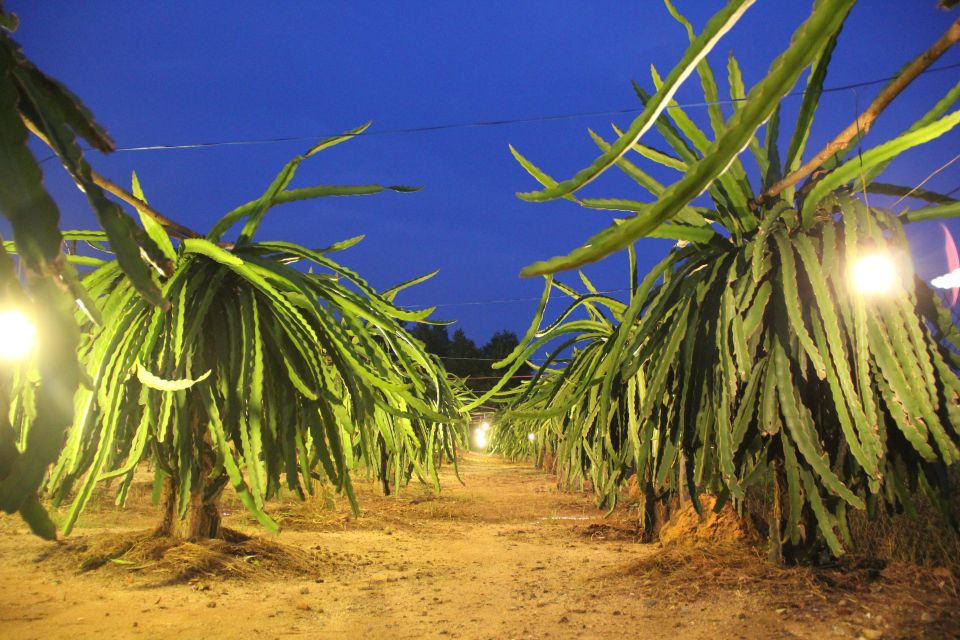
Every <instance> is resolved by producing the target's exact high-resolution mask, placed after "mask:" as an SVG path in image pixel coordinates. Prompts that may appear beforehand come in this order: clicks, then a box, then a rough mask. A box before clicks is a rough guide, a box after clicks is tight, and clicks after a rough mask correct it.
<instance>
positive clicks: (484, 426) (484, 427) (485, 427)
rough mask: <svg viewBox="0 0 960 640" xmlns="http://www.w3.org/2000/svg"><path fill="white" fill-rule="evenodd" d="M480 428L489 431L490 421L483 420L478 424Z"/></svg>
mask: <svg viewBox="0 0 960 640" xmlns="http://www.w3.org/2000/svg"><path fill="white" fill-rule="evenodd" d="M480 428H481V429H483V430H484V431H490V423H489V422H487V421H484V422H483V423H481V424H480Z"/></svg>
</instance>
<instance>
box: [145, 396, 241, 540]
mask: <svg viewBox="0 0 960 640" xmlns="http://www.w3.org/2000/svg"><path fill="white" fill-rule="evenodd" d="M193 430H194V435H195V436H196V440H195V441H196V442H197V443H198V444H199V445H200V446H199V447H198V448H199V449H200V455H199V460H197V464H198V467H199V468H198V469H197V471H198V473H197V478H196V480H195V481H194V482H193V483H192V486H191V487H190V497H189V505H188V506H187V509H186V512H185V513H184V517H183V518H181V517H179V513H178V512H179V508H178V507H179V504H180V482H179V480H178V479H177V477H175V476H173V475H170V476H168V477H167V479H166V481H165V482H164V495H163V521H162V522H161V523H160V526H159V527H158V528H157V530H156V532H155V533H156V535H158V536H169V537H171V538H177V539H180V540H207V539H210V538H220V537H222V535H221V531H220V508H219V507H220V494H221V493H222V492H223V487H224V484H225V483H224V482H223V481H222V479H221V480H220V481H214V482H211V481H210V476H211V474H212V472H213V467H214V465H215V463H216V455H215V454H214V452H213V445H212V443H211V442H210V436H209V434H207V433H206V430H205V429H202V427H201V424H200V417H199V415H198V414H197V413H194V418H193Z"/></svg>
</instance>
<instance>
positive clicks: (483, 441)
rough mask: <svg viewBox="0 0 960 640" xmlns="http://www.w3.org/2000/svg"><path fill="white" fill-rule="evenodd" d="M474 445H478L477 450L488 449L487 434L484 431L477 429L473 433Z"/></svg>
mask: <svg viewBox="0 0 960 640" xmlns="http://www.w3.org/2000/svg"><path fill="white" fill-rule="evenodd" d="M473 444H475V445H476V447H477V449H486V448H487V432H486V431H484V430H483V429H477V430H476V431H474V432H473Z"/></svg>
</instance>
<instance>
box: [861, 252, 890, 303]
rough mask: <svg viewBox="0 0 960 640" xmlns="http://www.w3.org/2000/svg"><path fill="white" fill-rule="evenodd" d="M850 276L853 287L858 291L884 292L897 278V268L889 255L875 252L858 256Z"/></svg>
mask: <svg viewBox="0 0 960 640" xmlns="http://www.w3.org/2000/svg"><path fill="white" fill-rule="evenodd" d="M850 277H851V280H852V282H853V288H854V289H855V290H856V291H858V292H860V293H886V292H888V291H890V289H892V288H893V284H894V283H895V282H896V280H897V268H896V267H895V266H894V264H893V260H891V259H890V256H888V255H884V254H882V253H876V254H873V255H869V256H864V257H863V258H860V260H858V261H857V262H856V264H854V265H853V269H852V270H851V274H850Z"/></svg>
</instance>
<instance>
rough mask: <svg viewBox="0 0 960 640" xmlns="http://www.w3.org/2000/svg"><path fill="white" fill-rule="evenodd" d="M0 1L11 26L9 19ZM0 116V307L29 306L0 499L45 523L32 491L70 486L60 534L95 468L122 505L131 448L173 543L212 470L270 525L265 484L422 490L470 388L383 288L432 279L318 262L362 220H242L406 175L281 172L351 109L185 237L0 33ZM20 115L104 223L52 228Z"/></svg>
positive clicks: (55, 86) (37, 528) (418, 319)
mask: <svg viewBox="0 0 960 640" xmlns="http://www.w3.org/2000/svg"><path fill="white" fill-rule="evenodd" d="M2 16H3V19H4V21H3V26H4V27H5V28H6V29H7V30H12V29H13V28H14V27H15V22H14V20H15V19H14V18H13V16H12V15H10V14H2ZM0 118H2V122H0V131H2V132H3V135H0V144H2V147H0V163H2V166H0V173H2V175H3V176H4V180H2V181H0V183H2V187H0V208H2V209H3V211H4V214H5V215H6V216H7V218H8V219H9V220H10V222H11V225H12V228H13V241H12V242H6V243H4V245H3V247H2V249H0V268H2V269H3V273H2V285H3V291H2V296H3V302H4V304H6V305H15V306H17V307H19V308H20V309H25V310H28V315H29V316H30V317H31V318H32V319H34V321H35V322H36V324H37V327H38V335H37V348H36V350H35V352H34V353H33V354H32V357H31V358H30V359H29V360H27V361H26V362H24V363H22V364H21V365H20V367H19V368H18V369H17V371H16V372H15V375H12V376H8V375H7V372H4V377H5V378H8V379H5V380H4V381H3V386H4V397H3V398H2V400H3V405H4V407H3V409H4V410H3V411H2V418H0V508H2V509H3V510H4V511H7V512H8V513H12V512H17V511H19V512H20V514H21V515H22V516H23V518H24V519H25V520H26V521H27V523H28V524H29V525H30V526H31V528H32V529H33V530H34V532H36V533H37V534H39V535H42V536H44V537H49V538H52V537H54V536H55V527H54V524H53V522H52V520H51V519H50V517H49V516H48V514H47V511H46V509H45V508H44V506H42V505H41V503H40V500H39V498H40V496H41V495H46V496H49V497H50V498H51V504H52V506H54V507H56V506H59V505H60V504H61V503H63V502H67V503H69V505H70V506H69V509H68V510H67V511H66V515H65V516H64V518H63V521H62V523H61V530H62V531H63V532H64V533H69V532H70V530H71V529H72V528H73V526H74V525H75V523H76V521H77V518H78V516H79V514H80V512H81V511H82V510H83V508H84V507H85V506H86V505H87V503H88V502H89V500H90V497H91V495H92V494H93V490H94V488H95V486H96V485H97V484H98V483H100V482H103V481H109V480H112V481H113V483H114V486H115V487H116V490H117V502H118V504H122V503H123V502H124V501H125V499H126V496H127V493H128V491H129V489H130V486H131V483H132V482H133V479H134V474H135V472H136V471H137V469H138V466H139V465H140V463H141V462H144V461H149V462H150V463H152V464H151V467H152V468H153V469H154V470H155V474H156V481H155V487H156V493H157V494H158V495H159V494H161V493H162V494H163V511H162V513H163V520H162V525H161V526H160V527H159V529H158V533H160V534H163V535H174V536H179V537H183V538H190V539H197V538H208V537H216V536H217V535H218V534H219V531H220V526H219V522H220V515H219V514H220V510H219V509H218V507H217V505H218V501H219V499H220V496H221V495H222V492H223V491H224V489H225V488H226V487H228V486H230V487H232V488H233V490H234V491H235V492H236V495H237V496H238V497H239V499H240V500H241V501H242V502H243V504H244V505H245V506H246V508H247V509H248V510H249V511H250V512H251V513H252V514H253V515H254V516H255V517H256V518H257V520H259V521H260V522H261V523H262V524H263V526H264V527H266V528H267V529H271V530H275V529H276V528H277V526H276V524H275V523H274V521H273V520H272V519H271V518H270V517H269V515H268V514H267V513H266V511H265V510H264V503H265V501H267V500H269V499H270V498H271V497H274V496H277V495H278V494H279V492H280V491H281V490H283V489H289V490H291V491H293V492H294V493H296V494H298V495H300V496H301V497H304V495H305V493H307V492H312V491H313V490H314V487H315V485H316V483H315V482H314V480H317V479H321V480H326V481H329V482H330V483H331V484H332V485H333V486H334V487H335V488H336V489H337V490H338V491H340V492H342V493H344V494H346V496H348V497H349V499H350V501H351V503H353V504H354V507H355V508H356V501H355V498H354V494H353V490H352V488H351V473H355V472H358V471H359V472H363V473H367V474H370V475H375V476H376V477H378V478H379V479H380V480H381V482H382V483H383V486H384V488H385V489H386V490H389V488H390V487H391V486H400V485H403V484H405V483H406V482H408V481H409V480H410V479H411V477H416V478H417V479H419V480H420V481H423V482H429V483H432V484H433V485H435V486H437V488H439V484H438V477H437V464H439V463H440V462H442V461H443V460H451V461H454V462H455V459H456V450H457V447H458V446H459V445H460V441H461V440H462V436H461V434H462V426H463V419H462V413H461V410H460V407H461V405H462V404H463V402H462V397H463V396H465V395H468V393H469V392H468V391H467V390H466V389H465V388H463V387H462V385H460V384H459V383H457V382H451V381H450V380H448V377H447V375H446V373H445V371H444V369H443V367H442V365H441V364H440V361H439V360H438V359H436V358H434V357H432V356H430V355H428V354H427V353H426V352H425V350H424V348H423V345H422V343H420V342H418V341H417V340H415V339H414V338H413V337H412V336H411V334H410V332H409V331H408V330H407V329H406V328H405V325H404V323H407V322H414V323H422V322H429V319H428V318H429V316H430V314H431V313H432V312H433V309H426V310H422V311H416V312H413V311H406V310H404V309H402V308H400V307H398V306H397V305H396V304H395V303H394V298H395V296H396V295H397V294H398V293H399V292H400V291H401V290H402V289H404V288H406V287H408V286H411V285H415V284H417V283H418V282H420V281H422V280H424V279H426V277H429V276H424V277H422V278H417V279H414V280H412V281H409V282H404V283H402V284H399V285H397V286H395V287H393V288H390V289H388V290H385V291H377V290H375V289H374V288H373V287H371V286H370V285H369V284H368V283H367V282H366V281H365V280H364V279H363V278H362V277H361V276H360V275H359V274H357V273H354V272H353V271H351V270H350V269H348V268H347V267H345V266H343V265H342V264H340V263H339V262H337V261H336V260H335V259H334V258H333V257H332V256H333V254H335V253H336V252H339V251H342V250H345V249H348V248H349V247H351V246H353V245H354V244H356V243H357V242H359V241H360V240H361V239H362V237H357V238H351V239H348V240H345V241H342V242H337V243H335V244H332V245H330V246H328V247H325V248H310V247H306V246H302V245H299V244H294V243H291V242H280V241H275V242H268V241H260V240H259V239H257V238H256V237H255V236H256V234H257V231H258V229H259V227H260V224H261V222H262V221H263V219H264V217H265V216H266V215H267V214H268V212H269V211H270V209H271V208H272V207H274V206H277V205H281V204H284V203H289V202H295V201H302V200H306V199H312V198H320V197H332V196H337V197H343V196H359V195H368V194H375V193H379V192H382V191H384V190H386V189H391V190H393V191H398V192H408V191H415V190H416V189H415V188H410V187H403V186H394V187H382V186H380V185H356V186H343V185H317V186H312V187H305V188H296V189H293V188H290V186H289V185H290V183H291V181H292V180H293V178H294V176H295V174H296V171H297V168H298V166H299V165H300V163H301V162H303V161H304V160H306V159H307V158H309V157H311V156H313V155H314V154H316V153H318V152H319V151H322V150H324V149H327V148H330V147H332V146H334V145H336V144H339V143H341V142H344V141H346V140H349V139H350V138H352V137H354V136H356V135H358V134H359V133H361V132H362V131H363V130H364V129H365V128H366V126H367V125H364V126H363V127H360V128H358V129H355V130H352V131H349V132H346V133H345V134H343V135H341V136H337V137H335V138H331V139H328V140H324V141H321V142H320V143H318V144H316V145H314V146H313V147H311V148H310V149H309V150H308V151H307V152H306V153H304V154H302V155H299V156H297V157H296V158H294V159H293V160H291V161H290V162H288V163H287V164H286V165H285V166H284V167H283V168H282V170H281V171H280V173H279V174H278V175H277V176H276V177H275V178H274V179H273V181H272V182H271V183H270V184H269V186H268V188H267V189H266V191H265V192H264V193H263V195H261V196H259V197H258V198H256V199H254V200H251V201H250V202H247V203H245V204H242V205H241V206H239V207H237V208H235V209H233V210H232V211H230V212H228V213H226V214H225V215H224V216H223V217H222V218H221V219H220V221H219V222H217V224H215V225H214V227H213V228H212V229H211V230H210V231H209V232H208V233H206V234H200V233H197V232H195V231H193V230H191V229H188V228H186V227H183V226H181V225H179V224H176V223H174V222H172V221H170V220H169V219H167V218H165V217H163V216H162V215H161V214H159V213H158V212H156V211H155V210H154V209H152V208H151V207H150V206H149V204H148V203H147V201H146V198H145V197H144V194H143V192H142V191H141V188H140V185H139V183H138V181H137V179H136V176H135V175H134V179H133V184H132V188H131V190H130V192H127V191H126V190H124V189H121V188H120V187H118V186H117V185H115V184H113V183H111V182H109V181H107V180H105V179H104V178H102V177H101V176H99V175H98V174H96V173H95V172H94V171H93V170H92V169H91V167H90V166H89V164H88V163H87V161H86V160H85V158H84V156H83V154H82V152H81V149H80V146H79V144H78V142H79V141H80V140H83V141H85V142H86V143H87V144H89V145H91V146H92V147H93V148H95V149H98V150H101V151H110V150H111V149H112V148H113V143H112V141H111V140H110V139H109V138H108V137H107V134H106V132H105V131H104V130H103V129H102V128H101V127H100V126H99V125H98V124H97V123H96V121H95V120H94V119H93V117H92V115H91V114H90V113H89V111H88V110H87V109H86V108H85V107H84V106H83V105H82V104H81V102H80V101H79V99H77V98H76V97H75V96H73V95H72V94H71V93H70V92H69V91H67V90H66V88H64V87H63V86H62V85H61V84H59V83H58V82H56V81H55V80H53V79H51V78H49V77H48V76H46V75H44V74H43V73H42V72H41V71H39V70H38V69H37V68H36V67H34V66H33V65H32V64H31V63H30V62H29V61H28V60H27V59H26V58H25V57H24V56H23V54H22V52H21V51H20V49H19V47H18V46H17V44H16V43H15V42H14V41H13V40H12V39H11V38H10V36H9V35H8V34H7V33H6V32H2V33H0ZM28 131H32V132H33V133H34V134H35V135H36V136H37V137H38V138H40V139H41V140H42V141H43V142H44V143H46V144H47V146H48V147H49V148H50V149H51V150H53V151H54V152H55V153H56V155H57V156H58V158H59V159H60V160H61V162H62V163H63V165H64V167H66V169H67V170H68V171H69V173H70V175H71V176H72V177H73V178H74V180H75V181H76V183H77V186H78V187H79V188H80V189H81V190H82V191H84V193H86V195H87V197H88V199H89V201H90V204H91V206H92V208H93V210H94V211H95V213H96V214H97V217H98V220H99V221H100V224H101V227H102V229H103V230H102V231H101V230H84V231H66V232H61V231H60V229H59V228H58V220H59V213H58V211H57V207H56V204H55V202H54V201H53V199H52V198H51V197H50V195H49V194H48V193H47V192H46V191H45V190H44V187H43V184H42V182H41V180H42V173H41V171H40V167H39V165H38V163H37V161H36V159H35V158H34V156H33V155H32V154H31V152H30V150H29V148H28V147H27V138H28ZM108 191H109V192H110V193H112V194H113V195H115V196H118V197H119V198H121V199H122V200H125V201H126V202H128V203H129V204H131V205H132V206H133V208H134V210H135V211H136V212H137V217H138V219H139V220H136V219H134V218H133V217H131V216H130V215H128V214H127V213H126V212H125V211H124V210H123V209H122V208H121V207H120V205H119V204H117V203H116V202H115V201H114V200H112V199H111V198H110V197H108V195H107V192H108ZM137 222H139V224H137ZM237 226H239V227H240V228H239V233H237V234H235V235H234V237H235V239H232V240H230V241H227V240H225V237H226V235H227V234H228V233H230V231H231V229H233V228H234V227H237ZM78 243H79V244H80V246H81V247H82V248H83V250H82V251H79V252H78V251H76V248H77V246H78ZM65 246H72V247H73V248H74V250H73V251H71V252H65V251H64V247H65ZM14 253H15V254H17V256H18V257H19V259H20V265H21V266H22V268H23V270H24V272H25V276H26V277H25V283H22V282H21V281H20V280H19V279H18V278H17V275H16V272H15V267H14V262H13V259H12V257H11V255H12V254H14ZM81 271H82V273H81ZM24 284H25V287H24Z"/></svg>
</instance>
